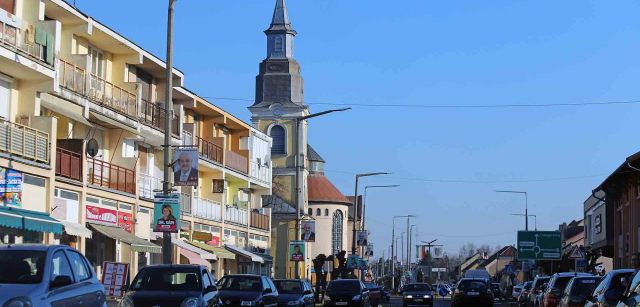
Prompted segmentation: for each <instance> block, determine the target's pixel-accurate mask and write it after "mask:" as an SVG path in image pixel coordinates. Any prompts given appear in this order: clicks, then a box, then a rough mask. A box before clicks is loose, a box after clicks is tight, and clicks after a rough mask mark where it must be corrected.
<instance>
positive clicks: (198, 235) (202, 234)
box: [193, 231, 213, 242]
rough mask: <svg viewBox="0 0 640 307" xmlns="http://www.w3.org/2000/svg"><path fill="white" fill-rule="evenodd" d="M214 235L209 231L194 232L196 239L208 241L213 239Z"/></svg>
mask: <svg viewBox="0 0 640 307" xmlns="http://www.w3.org/2000/svg"><path fill="white" fill-rule="evenodd" d="M212 237H213V235H212V234H211V233H208V232H202V231H194V232H193V239H194V240H196V241H202V242H208V241H211V238H212Z"/></svg>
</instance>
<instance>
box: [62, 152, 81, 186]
mask: <svg viewBox="0 0 640 307" xmlns="http://www.w3.org/2000/svg"><path fill="white" fill-rule="evenodd" d="M56 176H61V177H65V178H69V179H73V180H77V181H82V154H81V153H77V152H73V151H71V150H67V149H64V148H61V147H56Z"/></svg>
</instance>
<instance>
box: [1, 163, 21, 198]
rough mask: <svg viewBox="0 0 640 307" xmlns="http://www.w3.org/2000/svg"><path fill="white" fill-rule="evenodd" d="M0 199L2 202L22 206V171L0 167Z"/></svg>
mask: <svg viewBox="0 0 640 307" xmlns="http://www.w3.org/2000/svg"><path fill="white" fill-rule="evenodd" d="M0 199H1V200H2V204H4V205H9V206H14V207H22V173H21V172H18V171H16V170H12V169H7V168H2V167H0Z"/></svg>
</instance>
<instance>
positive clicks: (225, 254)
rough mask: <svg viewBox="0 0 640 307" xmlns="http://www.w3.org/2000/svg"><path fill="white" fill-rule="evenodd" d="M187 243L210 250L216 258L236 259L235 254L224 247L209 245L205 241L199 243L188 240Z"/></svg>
mask: <svg viewBox="0 0 640 307" xmlns="http://www.w3.org/2000/svg"><path fill="white" fill-rule="evenodd" d="M189 244H191V245H193V246H195V247H198V248H201V249H204V250H206V251H208V252H212V253H213V254H214V255H216V256H217V257H218V258H224V259H236V255H235V254H233V253H232V252H230V251H228V250H226V249H224V248H223V247H215V246H211V245H209V244H205V243H200V242H195V241H189Z"/></svg>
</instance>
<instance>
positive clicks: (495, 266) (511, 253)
mask: <svg viewBox="0 0 640 307" xmlns="http://www.w3.org/2000/svg"><path fill="white" fill-rule="evenodd" d="M517 253H518V251H517V250H516V248H515V247H513V246H510V245H508V246H505V247H503V248H501V249H500V250H498V251H496V252H495V253H493V254H492V255H491V256H489V257H488V258H487V259H485V260H484V261H482V262H481V263H480V265H478V267H479V268H484V269H485V270H487V272H489V275H490V276H491V277H495V276H496V275H498V274H500V273H502V271H503V270H504V268H505V267H506V266H507V265H508V264H511V263H513V261H515V260H516V255H517Z"/></svg>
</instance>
